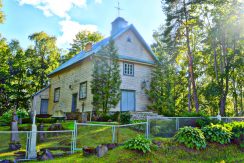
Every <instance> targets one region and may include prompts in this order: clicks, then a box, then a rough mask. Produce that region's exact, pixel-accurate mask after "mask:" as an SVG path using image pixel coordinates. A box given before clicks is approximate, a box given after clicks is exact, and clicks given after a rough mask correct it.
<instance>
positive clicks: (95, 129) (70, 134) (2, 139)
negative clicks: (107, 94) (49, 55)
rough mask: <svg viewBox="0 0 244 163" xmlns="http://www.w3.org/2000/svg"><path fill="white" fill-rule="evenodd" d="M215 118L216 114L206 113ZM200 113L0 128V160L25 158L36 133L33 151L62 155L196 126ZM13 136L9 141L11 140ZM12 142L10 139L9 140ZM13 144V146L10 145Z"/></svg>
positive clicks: (158, 135)
mask: <svg viewBox="0 0 244 163" xmlns="http://www.w3.org/2000/svg"><path fill="white" fill-rule="evenodd" d="M210 118H211V119H217V117H210ZM199 119H202V117H160V116H156V117H155V116H148V117H147V122H142V123H134V124H125V125H115V124H112V125H111V124H92V123H76V121H75V122H74V130H62V131H60V130H59V131H36V132H33V131H0V160H5V159H7V160H16V159H17V160H29V159H30V158H29V157H28V155H29V149H30V141H31V136H32V135H33V134H35V135H36V148H35V149H36V152H37V153H38V154H39V155H40V153H41V152H43V151H44V150H45V149H48V150H49V151H51V153H52V154H53V156H54V157H59V156H65V155H68V154H72V153H74V152H75V151H76V150H82V149H83V148H84V147H93V148H95V147H96V146H98V145H101V144H115V143H116V144H123V143H124V142H125V141H127V140H129V139H131V138H134V137H136V136H137V135H143V136H145V137H147V138H153V137H173V136H174V135H175V133H176V132H177V131H178V130H179V128H181V127H184V126H192V127H198V126H197V120H199ZM221 121H223V122H226V123H228V122H232V121H244V117H222V118H221ZM13 137H14V140H15V142H14V143H13V142H12V141H11V140H13ZM11 142H12V143H11ZM14 148H16V149H14Z"/></svg>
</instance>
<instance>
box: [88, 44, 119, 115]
mask: <svg viewBox="0 0 244 163" xmlns="http://www.w3.org/2000/svg"><path fill="white" fill-rule="evenodd" d="M92 78H93V79H92V81H91V91H92V94H93V102H92V104H93V106H94V109H95V110H96V111H99V110H102V112H103V113H104V114H106V113H108V111H109V110H110V109H111V108H114V107H116V105H117V104H118V102H119V100H120V97H121V93H120V84H121V77H120V69H119V62H118V53H117V49H116V48H115V45H114V42H113V41H110V43H109V45H108V46H105V47H103V48H102V49H101V50H100V51H99V52H98V53H97V54H96V58H95V62H94V70H93V74H92Z"/></svg>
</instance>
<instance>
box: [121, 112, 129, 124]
mask: <svg viewBox="0 0 244 163" xmlns="http://www.w3.org/2000/svg"><path fill="white" fill-rule="evenodd" d="M130 118H131V115H130V113H129V112H123V113H121V114H120V123H122V124H129V123H130Z"/></svg>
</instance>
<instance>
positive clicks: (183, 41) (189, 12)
mask: <svg viewBox="0 0 244 163" xmlns="http://www.w3.org/2000/svg"><path fill="white" fill-rule="evenodd" d="M200 2H201V0H199V1H195V0H163V1H162V3H163V5H164V7H163V9H164V12H165V14H166V29H165V32H164V35H165V38H167V41H168V43H169V41H170V42H173V45H174V47H175V48H179V47H180V46H181V47H184V48H182V49H185V53H186V54H187V59H188V75H189V84H188V90H189V93H188V107H189V110H191V92H192V91H193V99H194V100H193V101H194V103H195V108H196V112H199V101H198V94H197V87H196V82H195V74H194V57H193V44H194V40H193V38H194V36H193V32H194V28H195V27H197V26H199V24H200V23H199V17H198V15H197V7H198V6H197V4H199V3H200ZM171 44H172V43H171ZM191 88H192V90H191Z"/></svg>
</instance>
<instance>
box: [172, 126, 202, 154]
mask: <svg viewBox="0 0 244 163" xmlns="http://www.w3.org/2000/svg"><path fill="white" fill-rule="evenodd" d="M174 139H175V140H176V141H177V142H179V143H181V144H184V145H185V146H186V147H188V148H196V149H198V150H199V149H204V148H206V140H205V137H204V134H203V132H202V131H201V130H200V129H198V128H193V127H189V126H186V127H183V128H180V129H179V131H178V132H177V133H176V135H175V136H174Z"/></svg>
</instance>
